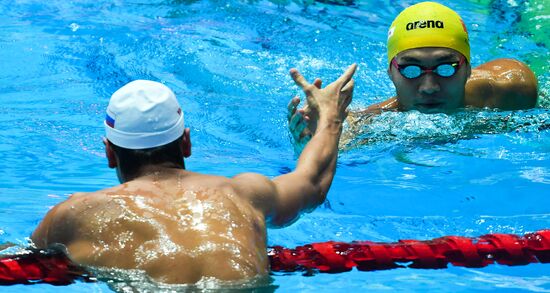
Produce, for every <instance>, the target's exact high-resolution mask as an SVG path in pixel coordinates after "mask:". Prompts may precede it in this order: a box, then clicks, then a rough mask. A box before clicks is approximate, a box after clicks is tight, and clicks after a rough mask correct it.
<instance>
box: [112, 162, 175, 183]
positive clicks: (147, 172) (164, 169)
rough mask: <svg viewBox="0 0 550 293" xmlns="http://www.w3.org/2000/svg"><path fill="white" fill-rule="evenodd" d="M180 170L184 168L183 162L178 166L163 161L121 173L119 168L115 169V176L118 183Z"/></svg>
mask: <svg viewBox="0 0 550 293" xmlns="http://www.w3.org/2000/svg"><path fill="white" fill-rule="evenodd" d="M182 170H185V163H183V165H182V166H178V165H177V164H174V163H170V162H165V163H161V164H155V165H146V166H142V167H141V168H139V169H138V170H136V171H135V172H127V173H122V172H121V171H120V169H117V176H118V179H119V181H120V183H126V182H129V181H133V180H137V179H140V178H145V177H149V176H159V175H162V176H167V175H170V174H176V173H180V172H181V171H182Z"/></svg>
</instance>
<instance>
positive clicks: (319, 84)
mask: <svg viewBox="0 0 550 293" xmlns="http://www.w3.org/2000/svg"><path fill="white" fill-rule="evenodd" d="M313 85H314V86H315V87H317V88H318V89H320V88H321V86H322V85H323V81H322V80H321V79H320V78H316V79H315V80H314V81H313Z"/></svg>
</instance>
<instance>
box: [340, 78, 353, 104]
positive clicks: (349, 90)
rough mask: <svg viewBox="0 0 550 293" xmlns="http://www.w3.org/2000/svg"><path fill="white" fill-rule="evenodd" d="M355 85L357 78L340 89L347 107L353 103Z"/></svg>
mask: <svg viewBox="0 0 550 293" xmlns="http://www.w3.org/2000/svg"><path fill="white" fill-rule="evenodd" d="M354 86H355V80H354V79H353V78H352V79H351V80H350V81H349V82H348V83H347V84H346V85H345V86H344V88H342V89H341V90H340V96H341V97H344V99H345V100H344V103H345V105H346V107H347V106H348V105H349V104H350V103H351V99H352V98H353V88H354Z"/></svg>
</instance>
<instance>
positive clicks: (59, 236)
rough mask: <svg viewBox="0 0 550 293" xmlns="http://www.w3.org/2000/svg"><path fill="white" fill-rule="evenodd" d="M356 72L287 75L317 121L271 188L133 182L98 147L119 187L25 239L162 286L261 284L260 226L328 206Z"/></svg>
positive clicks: (178, 175) (183, 174) (56, 213)
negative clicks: (318, 82) (325, 80)
mask: <svg viewBox="0 0 550 293" xmlns="http://www.w3.org/2000/svg"><path fill="white" fill-rule="evenodd" d="M355 69H356V65H355V64H354V65H352V66H350V67H349V68H348V69H347V70H346V72H345V73H344V74H342V76H340V78H338V79H337V80H336V81H334V82H333V83H331V84H329V85H328V86H327V87H325V88H323V89H319V88H318V87H316V86H315V85H313V84H309V83H308V82H307V81H306V80H305V78H304V77H303V76H302V75H301V74H300V73H299V72H298V71H297V70H296V69H292V70H291V71H290V74H291V76H292V78H293V79H294V81H295V82H296V84H297V85H298V86H300V87H301V88H302V90H303V91H304V92H305V94H306V96H307V98H308V102H309V104H310V105H311V107H313V108H314V109H316V111H317V112H318V113H319V116H318V117H319V121H318V124H317V126H318V127H317V131H316V133H315V135H313V137H312V138H311V141H310V142H309V143H308V144H307V146H306V148H305V149H304V151H303V152H302V154H301V155H300V157H299V159H298V163H297V166H296V169H295V170H294V171H293V172H290V173H287V174H283V175H280V176H277V177H275V178H273V179H269V178H267V177H265V176H263V175H261V174H256V173H242V174H239V175H237V176H235V177H233V178H226V177H221V176H212V175H204V174H199V173H194V172H190V171H187V170H184V169H182V166H180V167H178V166H177V165H175V163H173V162H163V163H158V164H153V165H146V166H141V167H140V168H139V169H138V170H135V172H129V173H131V175H130V174H128V172H126V173H124V172H122V170H121V168H118V165H119V162H120V159H121V157H118V156H117V154H116V151H114V149H113V148H112V146H111V145H110V142H109V141H108V140H105V147H106V156H107V159H108V161H109V166H110V167H111V168H117V171H118V172H117V173H118V177H119V179H120V181H121V182H123V184H121V185H118V186H115V187H112V188H108V189H104V190H100V191H96V192H92V193H79V194H75V195H73V196H71V197H70V198H69V199H68V200H66V201H64V202H62V203H60V204H58V205H57V206H55V207H54V208H53V209H51V210H50V211H49V212H48V214H47V215H46V217H45V218H44V219H43V221H42V222H41V223H40V225H39V226H38V228H37V229H36V230H35V231H34V233H33V234H32V237H31V238H32V240H33V242H34V244H35V245H36V246H37V247H38V248H47V247H49V246H50V245H56V244H63V245H64V246H65V247H66V248H67V251H68V253H69V256H70V257H71V258H72V259H73V260H74V261H76V262H77V263H80V264H84V265H91V266H100V267H108V268H121V269H140V270H143V271H145V272H146V273H147V274H148V275H149V276H151V277H152V278H153V279H154V280H156V281H160V282H164V283H187V284H189V283H196V282H200V281H201V280H204V279H205V278H207V279H208V280H210V279H215V280H221V281H243V280H247V279H250V278H254V277H258V276H260V277H261V276H265V275H267V274H268V271H269V270H268V262H267V253H266V237H267V236H266V225H267V224H269V225H271V226H273V227H280V226H284V225H288V224H291V223H292V222H293V221H294V220H296V219H297V217H298V216H299V215H300V214H301V213H302V212H307V211H311V210H313V209H314V208H315V207H317V206H318V205H320V204H321V203H323V202H324V200H325V198H326V195H327V192H328V189H329V187H330V185H331V183H332V179H333V177H334V172H335V169H336V160H337V155H338V141H339V138H340V135H341V133H342V124H343V120H344V119H345V117H346V113H347V107H348V105H349V103H350V102H351V99H352V93H353V87H354V81H353V79H352V76H353V74H354V73H355ZM175 142H176V141H175ZM177 143H178V146H179V150H180V151H181V153H178V154H173V155H174V156H176V157H177V159H178V160H179V159H180V157H181V161H183V157H187V156H189V155H190V154H191V141H190V137H189V128H186V129H185V130H184V133H183V135H182V137H181V138H180V140H178V141H177ZM133 171H134V170H133Z"/></svg>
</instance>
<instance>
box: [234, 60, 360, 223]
mask: <svg viewBox="0 0 550 293" xmlns="http://www.w3.org/2000/svg"><path fill="white" fill-rule="evenodd" d="M356 68H357V66H356V65H355V64H353V65H351V66H350V67H349V68H348V69H347V70H346V72H345V73H344V74H343V75H342V76H340V78H338V79H337V80H336V81H334V82H333V83H331V84H329V85H328V86H327V87H326V88H324V89H320V88H319V87H318V86H316V85H315V84H309V83H308V82H307V81H306V80H305V78H304V77H303V76H302V75H301V74H300V73H299V72H298V71H297V70H296V69H292V70H291V71H290V74H291V76H292V78H293V79H294V81H295V82H296V84H297V85H298V86H300V87H301V88H302V89H303V90H304V92H305V93H306V96H307V102H308V105H309V107H311V108H312V110H314V111H316V113H318V116H319V119H318V121H317V127H316V130H315V133H314V135H313V136H312V138H311V140H310V141H309V143H308V144H307V145H306V147H305V149H304V151H303V152H302V154H301V155H300V157H299V159H298V164H297V166H296V169H295V171H293V172H291V173H288V174H285V175H281V176H279V177H276V178H275V179H273V181H269V180H267V178H265V177H263V176H261V175H257V174H243V175H240V176H237V177H235V180H236V181H237V182H239V184H238V185H239V187H238V189H239V191H240V192H241V194H244V195H245V196H247V197H249V198H250V199H251V201H252V202H253V204H254V205H255V206H256V207H257V208H258V209H260V210H262V211H263V212H264V214H265V215H266V217H267V219H268V223H270V224H272V225H275V226H282V225H285V224H288V223H290V222H292V221H293V220H294V219H296V218H297V216H298V215H299V214H300V212H302V211H308V210H311V209H313V208H315V207H316V206H318V205H319V204H321V203H322V202H323V201H324V200H325V198H326V195H327V192H328V189H329V187H330V185H331V183H332V179H333V177H334V172H335V168H336V158H337V155H338V140H339V138H340V134H341V133H342V123H343V121H344V119H345V118H346V115H347V106H348V105H349V103H350V102H351V99H352V93H353V86H354V81H353V79H352V76H353V74H354V73H355V69H356Z"/></svg>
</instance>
